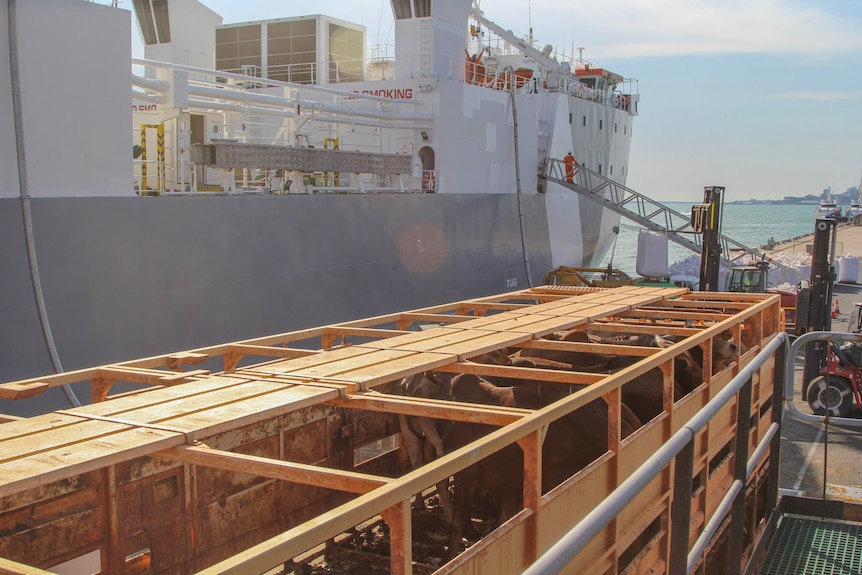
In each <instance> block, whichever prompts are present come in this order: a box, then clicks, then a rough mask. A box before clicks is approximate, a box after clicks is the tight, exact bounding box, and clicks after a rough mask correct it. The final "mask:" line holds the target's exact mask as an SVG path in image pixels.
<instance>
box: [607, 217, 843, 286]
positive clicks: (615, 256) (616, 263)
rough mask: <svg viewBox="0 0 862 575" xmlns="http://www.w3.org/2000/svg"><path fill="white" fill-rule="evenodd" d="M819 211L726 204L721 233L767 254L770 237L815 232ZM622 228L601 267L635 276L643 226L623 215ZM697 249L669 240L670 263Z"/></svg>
mask: <svg viewBox="0 0 862 575" xmlns="http://www.w3.org/2000/svg"><path fill="white" fill-rule="evenodd" d="M665 205H667V206H668V207H669V208H671V209H673V210H675V211H677V212H679V213H681V214H684V215H686V216H687V215H689V214H690V213H691V206H692V205H693V204H691V203H683V202H667V203H665ZM816 211H817V206H813V205H773V204H725V206H724V210H723V212H722V217H721V233H722V234H724V235H725V236H727V237H728V238H731V239H732V240H734V241H736V242H738V243H740V244H742V245H744V246H746V247H749V248H752V249H756V250H760V251H762V252H763V253H766V254H768V253H769V252H768V251H765V250H761V246H762V245H764V244H766V243H767V242H768V241H769V239H770V238H772V239H774V240H775V242H776V243H781V242H784V241H785V240H790V239H791V238H794V237H797V236H804V235H809V234H813V233H814V218H815V213H816ZM619 229H620V233H619V234H618V235H617V239H616V242H615V247H612V248H611V249H610V250H608V253H607V255H605V258H604V260H603V262H602V267H606V266H607V265H608V263H612V265H613V267H614V268H616V269H619V270H622V271H624V272H626V273H627V274H629V275H631V276H634V275H636V273H635V264H636V262H637V251H638V233H639V230H640V229H641V228H640V226H638V225H637V224H635V223H634V222H632V221H631V220H627V219H626V218H620V224H619ZM805 243H806V242H802V241H800V243H799V246H798V247H797V248H795V249H796V251H798V252H804V251H805ZM809 243H810V240H809ZM842 247H843V246H841V245H836V253H837V254H843V253H844V252H845V251H847V250H844V249H842ZM848 249H849V246H848ZM694 253H695V252H692V251H690V250H688V249H686V248H684V247H682V246H681V245H679V244H677V243H675V242H673V241H670V240H669V241H668V257H667V259H668V263H669V264H673V263H674V262H677V261H680V260H684V259H687V258H688V257H690V256H691V255H693V254H694Z"/></svg>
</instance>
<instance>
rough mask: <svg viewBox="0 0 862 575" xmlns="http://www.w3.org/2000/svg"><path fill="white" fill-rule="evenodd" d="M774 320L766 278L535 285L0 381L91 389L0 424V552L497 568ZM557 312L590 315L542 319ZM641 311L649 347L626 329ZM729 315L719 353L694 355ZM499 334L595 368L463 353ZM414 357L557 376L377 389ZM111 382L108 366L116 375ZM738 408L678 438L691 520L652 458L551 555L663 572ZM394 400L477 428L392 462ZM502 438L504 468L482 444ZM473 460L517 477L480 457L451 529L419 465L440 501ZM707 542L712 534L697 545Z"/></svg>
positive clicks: (127, 564)
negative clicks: (574, 538)
mask: <svg viewBox="0 0 862 575" xmlns="http://www.w3.org/2000/svg"><path fill="white" fill-rule="evenodd" d="M780 329H781V326H780V302H779V298H778V296H770V295H765V294H737V293H733V294H730V293H704V292H689V291H688V290H687V289H683V288H654V287H638V286H624V287H620V288H616V289H598V288H572V287H566V286H553V287H551V286H544V287H539V288H533V289H529V290H523V291H518V292H510V293H506V294H501V295H498V296H493V297H486V298H478V299H472V300H467V301H462V302H456V303H452V304H448V305H441V306H435V307H429V308H424V309H420V310H413V311H409V312H404V313H397V314H390V315H384V316H379V317H374V318H369V319H363V320H358V321H351V322H345V323H341V324H337V325H329V326H324V327H320V328H316V329H307V330H301V331H295V332H290V333H283V334H277V335H273V336H269V337H264V338H257V339H252V340H246V341H241V342H234V343H229V344H225V345H220V346H213V347H208V348H202V349H196V350H189V351H183V352H178V353H173V354H167V355H164V356H158V357H151V358H146V359H142V360H137V361H129V362H123V363H118V364H112V365H107V366H101V367H97V368H92V369H85V370H79V371H76V372H70V373H66V374H61V375H55V376H46V377H44V378H36V379H30V380H25V381H19V382H13V383H8V384H3V385H0V397H2V398H4V399H20V400H22V401H38V396H39V394H41V393H42V392H44V391H45V390H47V389H49V388H51V387H56V386H59V385H64V384H73V385H76V386H79V387H80V386H81V385H89V386H90V388H91V390H92V396H93V398H94V399H95V400H96V402H95V403H93V404H91V405H86V406H83V407H77V408H70V409H66V410H62V411H56V412H52V413H48V414H45V415H40V416H36V417H32V418H29V419H22V420H14V418H9V419H10V420H11V421H9V422H7V423H4V424H2V426H0V429H2V431H3V433H2V434H0V572H9V573H39V572H46V571H47V572H51V571H54V570H61V569H62V570H63V572H72V573H97V572H101V573H116V574H143V573H153V574H155V573H160V574H161V573H170V574H174V573H176V574H185V573H225V572H230V573H264V572H266V573H290V572H296V573H308V572H313V573H337V572H342V571H344V572H346V571H347V570H351V569H353V570H355V569H357V568H359V569H365V570H369V571H370V570H375V571H378V570H379V571H383V572H391V573H411V572H414V573H430V572H438V573H518V572H520V571H523V570H524V568H525V567H526V566H528V565H529V564H530V563H532V562H533V561H534V560H535V559H536V558H537V557H538V556H539V555H540V554H541V553H542V552H544V551H545V550H546V549H548V548H549V547H550V546H551V545H552V544H553V543H554V542H555V541H557V540H558V539H559V538H560V537H561V536H562V535H563V534H565V533H566V532H567V531H568V530H569V529H571V528H572V527H573V526H574V525H575V524H576V523H577V522H578V521H579V520H581V519H582V518H583V517H584V516H585V515H586V514H587V513H588V512H589V511H590V510H591V509H593V508H594V507H595V506H596V504H597V503H599V502H601V501H602V500H603V499H604V498H606V497H607V496H608V494H609V493H611V492H612V491H613V489H614V488H615V487H616V486H617V485H618V484H619V483H620V482H621V481H623V480H624V479H625V478H627V477H629V476H630V475H631V474H632V473H634V472H635V471H636V470H637V469H638V467H639V466H640V465H641V464H642V463H643V462H644V461H645V460H646V458H647V457H648V456H649V455H650V454H652V453H654V452H655V451H656V450H657V449H658V448H660V447H661V446H662V445H663V444H664V443H665V442H666V441H667V440H668V438H670V437H671V436H672V435H673V434H674V433H675V432H676V431H677V430H679V429H680V428H681V427H682V426H684V425H685V424H686V422H688V421H689V419H691V417H692V416H694V415H695V414H696V413H697V412H698V411H699V410H700V409H701V408H702V407H703V406H704V405H706V404H707V402H709V400H710V399H712V398H714V397H715V396H716V394H717V393H718V392H719V391H720V390H721V389H723V388H724V387H725V386H726V385H727V384H728V383H729V382H730V381H731V379H732V378H733V377H734V375H736V374H737V373H738V372H739V370H740V369H741V368H742V367H743V366H745V365H746V364H747V363H748V362H750V361H751V359H752V358H753V357H754V356H755V355H756V354H757V353H758V352H759V351H760V350H761V349H762V348H763V346H764V345H766V344H767V343H768V342H769V341H770V340H771V339H772V338H773V337H775V336H776V334H778V333H779V332H780ZM576 332H581V333H582V334H592V336H593V337H592V338H587V339H585V338H584V337H580V336H579V337H575V338H563V339H561V338H560V335H559V334H561V333H567V334H574V333H576ZM555 334H557V335H555ZM656 335H657V336H662V338H661V341H662V342H664V343H663V345H664V347H656V346H653V345H649V346H645V345H630V344H631V343H632V342H633V341H634V340H638V341H639V342H640V343H644V342H645V341H646V340H648V339H649V338H652V337H653V336H656ZM638 336H640V337H638ZM728 337H732V338H733V340H734V342H736V343H738V344H739V353H738V354H736V355H735V356H733V357H730V358H726V359H725V358H722V359H721V360H719V359H715V358H714V355H715V354H714V348H717V347H720V346H721V345H722V342H723V341H724V340H725V339H726V338H728ZM573 339H574V341H573ZM501 351H504V352H505V353H503V354H502V356H503V357H511V356H512V355H515V356H516V357H517V355H523V356H527V355H532V356H534V357H535V356H542V355H543V353H545V352H563V353H574V354H586V356H587V357H591V358H592V357H595V356H600V357H601V358H604V360H607V359H608V358H615V362H616V363H614V364H613V365H615V366H616V368H614V369H613V373H607V371H605V372H601V371H599V370H597V369H595V367H594V366H592V365H591V366H578V365H575V366H574V368H572V367H571V365H570V367H569V369H565V370H559V369H552V368H549V367H548V366H542V365H539V366H538V367H537V366H525V365H523V364H520V365H511V363H507V362H506V361H505V360H504V361H503V362H500V361H498V362H497V364H489V363H480V362H479V361H480V358H487V357H489V356H491V355H494V354H495V353H496V354H497V356H498V357H499V356H500V353H499V352H501ZM516 352H520V353H519V354H517V353H516ZM590 354H592V355H590ZM575 357H581V356H575ZM684 357H688V358H691V357H700V358H701V359H700V360H699V363H700V367H701V368H702V372H701V373H700V374H699V378H700V379H698V380H697V381H695V382H694V385H690V386H689V388H688V389H686V390H685V393H680V390H679V389H678V387H679V386H678V380H679V379H680V377H681V375H680V374H681V372H682V370H684V369H687V368H686V367H685V365H684V364H683V363H680V362H681V360H682V358H684ZM501 363H502V364H501ZM431 371H433V372H434V373H437V374H450V375H452V374H475V375H477V376H479V377H481V378H487V379H493V378H498V379H499V378H509V379H510V380H528V381H533V382H542V383H543V384H553V385H554V386H555V387H554V389H559V386H560V385H567V386H571V390H570V391H571V393H568V394H566V395H564V396H563V397H561V398H559V399H558V400H557V401H554V402H553V403H550V404H548V405H546V406H544V407H536V406H533V407H529V408H528V407H524V406H523V405H518V404H517V403H516V404H515V405H488V404H482V405H478V404H471V403H464V402H455V401H449V400H445V399H439V398H423V397H415V396H404V395H395V394H393V393H392V392H393V391H394V390H395V387H396V386H397V384H398V383H399V382H400V381H402V379H403V378H407V377H409V376H412V375H416V374H422V373H426V372H431ZM774 371H775V362H774V361H770V362H767V363H766V364H764V365H763V366H762V367H761V368H759V369H758V370H757V371H756V372H755V374H754V377H753V382H752V384H753V387H752V389H753V393H752V395H751V406H750V413H751V425H750V426H749V425H746V426H743V428H746V429H749V431H748V434H749V437H748V438H747V439H746V440H745V441H746V442H748V443H749V444H750V445H751V446H752V448H753V446H755V445H757V444H758V443H759V442H760V440H761V439H762V438H763V437H764V436H765V435H766V434H767V433H768V431H769V428H770V426H771V422H772V420H773V417H774V410H773V401H774V399H773V372H774ZM650 374H652V375H653V376H655V375H656V374H658V379H657V380H656V381H657V382H658V384H657V385H658V387H657V389H658V390H659V391H658V394H659V395H658V396H657V397H652V398H651V399H652V400H656V401H658V403H659V405H660V406H659V408H658V410H657V411H656V412H655V413H654V414H653V415H652V416H651V417H649V419H647V418H641V419H639V420H638V421H637V423H636V424H635V425H632V424H631V422H630V421H627V420H625V415H624V414H625V413H627V412H628V411H629V407H631V406H627V404H626V403H625V401H624V399H623V398H624V397H627V396H628V397H630V396H631V395H630V394H631V390H632V389H633V388H634V384H633V385H631V386H627V384H629V383H633V382H642V381H643V380H644V378H647V379H649V377H648V376H649V375H650ZM462 379H463V380H466V378H464V377H463V376H462ZM653 379H655V378H653ZM118 384H125V385H126V386H127V387H124V388H122V389H123V391H122V392H121V393H116V392H114V390H115V389H118V388H119V386H118ZM128 385H134V386H135V388H134V389H131V390H130V389H129V387H128ZM548 387H549V388H550V386H548ZM675 388H676V389H675ZM597 399H598V400H600V401H602V400H603V402H602V403H600V404H594V405H600V406H604V407H600V409H603V410H604V411H603V413H604V414H605V415H604V416H603V417H604V419H603V420H600V424H601V429H600V430H599V436H600V437H602V440H601V441H600V443H601V444H602V450H603V451H604V453H602V454H600V455H599V456H598V457H596V458H595V459H594V460H592V461H590V462H589V463H588V464H586V465H585V466H582V468H580V469H578V470H577V471H576V472H574V473H573V474H571V475H570V476H566V477H556V476H555V474H557V475H558V474H559V465H562V464H560V462H559V461H558V460H557V459H554V458H562V457H566V454H562V455H560V453H561V452H560V451H558V450H552V449H551V447H554V446H549V443H548V442H550V441H553V442H554V444H555V445H558V444H564V443H565V444H570V445H571V446H573V447H575V448H579V446H581V445H582V443H584V442H583V441H581V443H579V440H581V438H580V437H572V436H563V437H561V436H560V435H559V433H558V430H559V429H560V427H559V425H560V424H559V423H554V422H562V421H570V422H572V421H575V422H577V425H583V423H584V420H583V419H582V418H581V419H577V418H575V419H570V420H566V417H567V416H568V417H572V416H571V415H570V414H572V413H573V412H576V411H577V410H579V409H581V408H584V406H588V405H589V404H590V403H591V402H593V401H594V400H597ZM636 407H639V406H636ZM578 413H584V412H583V411H581V412H578ZM736 414H737V411H736V410H735V409H733V408H731V407H728V408H727V409H725V410H722V411H721V412H720V413H719V414H718V416H716V417H715V418H713V419H712V420H711V421H710V423H709V424H708V426H707V427H706V428H705V430H704V431H702V432H701V433H699V434H698V435H697V437H696V439H695V450H694V463H693V467H692V468H693V470H694V473H693V475H692V482H691V485H689V486H686V489H690V491H691V494H692V497H691V515H690V516H691V521H690V522H689V523H687V524H686V525H682V526H675V525H674V522H673V521H672V518H671V501H672V498H673V494H674V491H675V489H677V486H675V485H674V473H673V469H672V467H671V466H668V468H667V469H665V470H664V471H663V472H662V473H661V474H660V475H659V476H658V477H657V478H656V479H655V480H653V481H651V482H650V483H649V485H648V486H647V487H646V488H645V489H644V490H643V491H642V492H641V493H640V494H639V495H638V496H637V497H636V498H635V499H634V500H633V501H632V502H631V503H630V504H629V505H628V506H627V507H626V508H625V509H624V510H623V512H622V513H620V514H619V515H618V516H617V517H616V519H615V520H613V521H612V522H611V523H610V524H609V525H608V526H607V527H606V528H605V529H604V530H603V531H602V533H601V534H600V535H599V536H598V537H596V538H595V539H594V540H593V541H592V542H591V543H590V544H589V545H588V546H587V547H586V548H585V549H584V550H583V552H581V553H580V555H578V557H577V559H576V560H575V562H573V563H572V564H571V565H570V569H571V570H572V571H574V572H582V573H617V572H626V573H646V572H657V573H662V572H666V569H667V565H668V561H669V553H670V547H671V545H670V538H671V535H672V533H673V530H674V529H683V530H687V531H688V540H689V541H692V542H693V541H694V540H695V539H696V538H697V536H698V535H699V534H700V533H701V532H702V530H703V528H704V525H705V524H706V523H707V522H708V520H709V519H710V518H711V517H712V516H713V515H714V514H715V513H716V510H717V508H718V507H719V501H720V500H721V497H722V495H723V494H724V493H725V492H726V491H727V490H728V488H729V486H730V484H731V483H732V482H733V477H734V475H733V469H734V463H735V462H734V457H735V456H734V454H735V450H734V446H735V445H736V442H737V441H738V440H737V438H736V432H737V428H738V422H737V416H736ZM400 417H424V418H429V419H431V420H433V421H434V422H435V423H444V422H460V423H462V424H463V423H479V424H486V425H487V426H488V428H487V433H483V434H481V436H480V437H478V438H477V439H475V440H473V441H470V442H469V443H468V444H467V445H464V446H463V447H458V448H457V449H454V450H453V451H451V452H449V453H446V454H445V455H443V457H441V458H438V459H435V460H433V461H430V462H428V463H426V464H424V465H422V466H421V467H418V468H417V469H413V470H411V469H410V459H409V457H408V453H407V449H406V447H405V445H404V442H403V441H402V433H401V429H402V428H401V426H400V425H399V418H400ZM590 422H592V420H590ZM552 424H554V425H552ZM627 426H628V427H627ZM593 427H595V425H593ZM605 428H607V429H606V430H605ZM605 431H607V435H606V438H607V444H606V447H607V449H604V445H605V444H604V435H605ZM543 442H544V443H543ZM513 444H516V445H518V446H519V448H520V450H517V451H513V450H512V448H509V452H511V453H518V454H520V455H518V456H517V459H516V461H517V465H516V466H515V467H514V468H511V467H510V468H504V469H497V468H495V467H494V464H493V463H492V461H493V459H492V460H486V458H488V457H489V456H492V454H495V453H499V452H503V451H504V450H505V449H506V447H507V446H510V445H513ZM588 447H589V446H588ZM592 447H595V446H594V445H593V446H592ZM555 449H556V448H555ZM768 455H769V453H768V451H767V453H766V454H765V455H764V456H763V458H762V460H760V461H758V462H756V466H757V469H758V472H757V473H756V474H755V475H754V476H753V479H752V480H751V481H749V483H748V485H747V490H748V492H749V499H750V500H751V501H752V503H751V504H750V506H749V508H750V509H751V511H750V513H749V516H748V518H747V523H746V525H747V528H748V532H749V536H748V540H749V543H750V542H751V541H752V540H754V539H755V538H757V537H758V536H759V532H760V530H761V526H762V524H763V514H764V511H763V509H762V505H758V504H757V501H756V499H757V495H758V493H761V492H762V490H763V486H764V484H765V483H766V482H768V481H769V477H770V475H769V473H768V470H769V466H770V463H769V458H768ZM495 457H496V456H495ZM483 460H484V461H485V463H484V464H483V465H484V466H485V468H487V469H491V470H493V471H495V472H496V473H497V474H498V475H499V476H506V477H508V478H511V477H515V478H516V479H517V482H518V490H517V491H518V493H515V494H514V495H513V494H511V493H509V492H506V493H503V492H501V491H499V490H498V492H495V491H494V489H495V488H494V485H493V481H492V482H491V484H489V485H490V486H489V487H487V493H485V494H484V495H481V494H480V495H479V496H477V499H476V504H475V505H474V506H471V507H470V508H469V515H470V517H471V520H470V522H469V525H468V526H467V529H466V531H465V534H464V535H465V537H464V538H463V539H461V540H459V541H458V542H456V543H455V544H453V543H452V542H451V541H447V540H446V537H447V536H448V534H449V533H450V531H451V529H450V527H449V524H448V523H447V522H446V521H445V520H444V519H443V515H442V510H441V506H440V505H439V504H438V497H439V493H437V494H436V495H435V485H438V483H439V484H440V485H444V484H442V483H440V482H441V481H444V480H446V479H448V478H450V477H453V476H454V477H456V481H455V482H454V485H453V486H452V489H454V493H455V498H456V504H457V501H458V497H459V495H458V494H459V487H458V482H457V478H458V474H459V472H461V471H462V470H464V469H465V468H468V467H469V466H470V465H472V464H476V462H478V461H483ZM555 465H556V466H557V467H555ZM473 469H476V468H475V467H474V468H473ZM550 477H554V482H553V484H549V478H550ZM543 479H544V480H543ZM480 485H481V484H480ZM441 489H442V487H441ZM447 490H448V488H447ZM463 492H464V491H463V490H462V498H461V499H462V501H463ZM416 494H422V495H421V496H420V499H419V503H415V502H413V497H414V495H416ZM422 496H424V500H423V497H422ZM513 503H514V505H515V507H514V508H511V507H512V505H513ZM510 508H511V509H510ZM501 514H502V515H503V516H501ZM472 526H476V528H477V529H471V527H472ZM462 546H466V548H465V549H464V550H462V549H461V547H462ZM749 547H750V544H749ZM721 549H723V547H722V543H721V541H720V540H719V539H718V538H717V539H716V542H715V545H714V546H713V548H712V551H711V552H710V554H707V555H705V558H704V561H703V567H702V569H706V567H708V564H709V561H710V557H711V556H713V555H716V554H718V553H721V552H722V551H721ZM716 561H718V562H719V564H722V563H723V562H725V561H726V558H725V557H723V556H720V557H719V558H718V559H717V560H716ZM58 566H63V567H58Z"/></svg>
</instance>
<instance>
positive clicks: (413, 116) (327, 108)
mask: <svg viewBox="0 0 862 575" xmlns="http://www.w3.org/2000/svg"><path fill="white" fill-rule="evenodd" d="M189 95H190V96H202V97H205V98H215V99H218V100H227V101H234V102H256V103H258V104H264V105H269V106H278V107H290V108H294V107H295V106H296V105H297V103H298V105H299V107H300V109H301V108H306V109H310V110H312V111H315V112H328V113H330V114H344V115H348V116H359V117H362V118H376V119H379V120H428V121H433V120H434V119H435V117H436V116H435V115H434V114H430V113H425V112H401V113H392V112H387V111H383V110H379V111H378V110H365V109H363V108H355V107H352V106H342V105H339V104H326V103H324V102H314V101H311V100H294V99H287V98H284V97H281V96H270V95H268V94H258V93H255V92H240V91H233V90H225V89H219V88H207V87H205V86H197V85H194V84H189Z"/></svg>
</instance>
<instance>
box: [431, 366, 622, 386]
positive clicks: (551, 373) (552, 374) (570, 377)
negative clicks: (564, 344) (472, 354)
mask: <svg viewBox="0 0 862 575" xmlns="http://www.w3.org/2000/svg"><path fill="white" fill-rule="evenodd" d="M437 371H445V372H447V373H475V374H477V375H492V376H498V377H511V378H518V379H532V380H536V381H553V382H557V383H571V384H575V385H581V384H590V383H596V382H597V381H601V380H603V379H605V378H606V377H607V376H608V374H606V373H605V374H601V373H587V372H583V371H569V370H567V369H538V368H533V367H512V366H510V365H488V364H484V363H472V362H465V363H462V362H459V363H453V364H450V365H444V366H442V367H438V368H437Z"/></svg>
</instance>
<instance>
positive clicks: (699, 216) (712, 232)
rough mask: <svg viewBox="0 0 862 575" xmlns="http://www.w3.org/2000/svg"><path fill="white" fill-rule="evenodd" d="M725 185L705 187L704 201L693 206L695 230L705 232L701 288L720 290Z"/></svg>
mask: <svg viewBox="0 0 862 575" xmlns="http://www.w3.org/2000/svg"><path fill="white" fill-rule="evenodd" d="M723 194H724V187H723V186H706V187H705V188H703V203H702V204H695V205H694V206H692V207H691V223H692V228H693V229H694V231H695V232H699V233H702V234H703V243H702V248H701V254H700V289H701V291H718V271H719V267H720V265H721V244H720V243H719V238H720V237H721V212H722V209H721V201H722V195H723Z"/></svg>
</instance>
